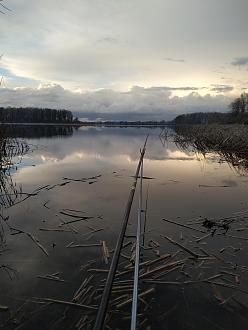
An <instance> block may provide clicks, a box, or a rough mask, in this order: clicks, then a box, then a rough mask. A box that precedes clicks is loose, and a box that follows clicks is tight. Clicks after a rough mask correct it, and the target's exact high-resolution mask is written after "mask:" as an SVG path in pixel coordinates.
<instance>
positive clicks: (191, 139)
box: [174, 124, 248, 170]
mask: <svg viewBox="0 0 248 330" xmlns="http://www.w3.org/2000/svg"><path fill="white" fill-rule="evenodd" d="M175 132H176V135H175V136H174V141H175V142H176V144H177V146H178V147H180V148H182V149H184V150H187V149H188V150H189V149H191V150H192V149H193V150H195V151H197V152H200V153H202V154H203V155H206V154H207V153H212V152H215V153H218V154H219V155H220V156H221V158H222V159H223V160H225V161H227V162H228V163H229V164H231V165H232V166H233V167H234V168H236V169H239V170H247V169H248V144H247V138H248V127H247V125H237V124H236V125H218V124H213V125H185V126H183V125H181V126H175Z"/></svg>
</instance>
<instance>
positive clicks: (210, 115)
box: [173, 112, 231, 125]
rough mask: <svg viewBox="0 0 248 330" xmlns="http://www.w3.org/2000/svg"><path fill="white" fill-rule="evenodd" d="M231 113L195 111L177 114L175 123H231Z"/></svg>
mask: <svg viewBox="0 0 248 330" xmlns="http://www.w3.org/2000/svg"><path fill="white" fill-rule="evenodd" d="M230 117H231V116H230V114H229V113H221V112H195V113H188V114H184V115H179V116H177V117H176V118H175V119H174V120H173V123H174V124H176V125H201V124H213V123H225V124H226V123H229V122H230Z"/></svg>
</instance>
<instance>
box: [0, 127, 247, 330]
mask: <svg viewBox="0 0 248 330" xmlns="http://www.w3.org/2000/svg"><path fill="white" fill-rule="evenodd" d="M7 134H8V136H9V137H10V138H11V139H10V142H9V144H10V145H11V143H12V144H13V143H16V142H12V140H13V141H26V143H27V144H28V145H29V150H22V152H19V153H16V154H15V153H13V154H10V155H9V159H8V161H9V162H11V164H9V165H8V166H9V168H8V170H4V168H3V169H2V179H1V182H2V183H1V184H2V185H3V183H4V185H5V188H4V189H3V188H1V189H2V192H1V196H2V207H1V214H2V219H1V226H2V227H0V230H1V232H2V233H1V240H0V242H1V245H0V283H1V285H0V324H2V327H3V328H4V329H92V328H93V325H94V318H95V315H96V311H95V310H94V309H92V310H90V311H88V310H87V309H85V308H83V307H82V308H80V306H76V305H75V306H69V305H66V304H65V303H61V301H63V302H70V301H73V302H75V304H76V303H77V304H82V305H83V304H86V305H88V306H93V307H95V308H96V307H97V306H98V304H99V303H100V297H101V292H102V288H103V284H104V279H105V278H106V275H107V272H106V270H107V269H108V268H109V263H108V264H106V258H105V260H104V258H103V257H102V246H101V244H102V243H101V241H105V242H106V245H107V247H108V249H109V252H110V257H111V255H112V250H113V249H114V247H115V244H116V241H117V237H118V233H119V230H120V227H121V222H122V218H123V214H124V211H125V207H126V203H127V199H128V195H129V191H130V187H131V186H132V184H133V180H134V178H133V175H134V174H135V171H136V167H137V164H138V161H139V157H140V149H141V148H142V146H143V144H144V141H145V138H146V136H147V134H149V138H148V142H147V148H146V154H145V159H144V176H145V179H144V180H143V190H144V194H143V195H144V200H143V209H144V211H145V209H146V212H143V213H142V214H143V219H142V221H143V222H144V218H145V213H146V228H145V234H144V235H143V236H142V245H143V247H144V248H143V249H142V261H147V262H148V265H147V266H144V268H142V270H141V277H142V278H143V280H144V281H142V283H141V284H140V290H141V293H142V292H143V293H144V296H143V298H142V296H141V298H140V299H139V304H138V317H139V322H140V326H139V328H140V329H147V330H148V329H172V330H177V329H199V328H201V329H206V330H210V329H211V330H212V329H239V330H240V329H247V321H248V309H247V308H248V307H247V306H248V305H247V303H248V299H247V294H248V281H247V272H248V260H247V247H248V245H247V242H248V235H247V231H248V225H247V215H248V200H247V187H248V177H247V172H246V169H240V168H239V169H237V168H235V167H233V166H232V165H231V164H230V163H229V162H228V161H227V159H223V157H222V156H221V155H218V154H217V153H207V154H204V155H203V154H201V153H199V152H196V151H195V150H194V148H191V147H188V148H186V149H185V148H183V147H181V146H180V145H178V144H176V143H175V142H174V138H173V136H174V134H175V133H173V130H172V129H166V130H165V131H163V130H162V129H161V128H142V127H131V128H128V127H126V128H120V127H119V128H118V127H113V128H110V127H108V128H104V127H101V128H97V127H83V128H77V129H75V128H71V127H56V128H55V127H52V126H51V127H44V126H34V127H25V126H20V127H17V128H11V129H9V130H8V133H7ZM16 139H17V140H16ZM20 143H21V142H20ZM137 205H138V195H137V194H136V195H135V199H134V203H133V207H132V211H131V216H130V220H129V224H128V228H127V232H126V238H125V242H124V243H125V244H126V247H124V249H123V251H122V255H121V258H120V262H119V263H120V265H119V269H118V271H119V273H121V272H123V270H129V272H127V274H124V275H118V276H117V283H119V286H118V287H117V288H115V289H114V291H115V292H113V294H112V296H111V302H110V307H109V312H110V313H109V317H108V320H107V326H106V329H129V327H130V313H131V305H130V303H128V302H127V303H125V304H123V306H122V303H123V302H125V301H127V300H128V299H129V297H130V294H131V292H132V290H131V289H130V285H131V282H130V280H131V279H132V276H133V273H132V263H131V264H130V260H129V259H130V258H131V255H132V250H133V248H134V245H133V242H134V241H135V237H134V235H135V231H136V219H137ZM163 219H166V220H169V221H170V222H168V221H165V220H163ZM206 220H208V221H206ZM143 222H142V229H143ZM181 225H184V226H185V227H183V226H181ZM192 228H193V229H192ZM166 237H168V238H170V239H172V241H170V240H168V239H167V238H166ZM80 245H81V246H80ZM188 250H189V251H188ZM194 254H196V257H194ZM109 259H110V258H109ZM156 259H158V260H157V261H156V262H154V264H153V263H151V264H149V262H150V261H151V260H156ZM107 261H108V262H110V261H109V260H108V258H107ZM156 267H157V268H159V267H160V269H156ZM101 270H103V271H101ZM104 270H105V271H104ZM153 270H155V271H154V272H151V271H153ZM148 272H151V274H146V273H148ZM84 281H85V282H84ZM118 281H119V282H118ZM121 281H124V282H123V283H124V284H125V286H123V288H121V286H122V285H123V283H122V282H121ZM83 282H84V285H83V290H84V291H83V292H80V290H79V291H78V292H77V294H79V296H78V297H77V295H75V292H76V291H77V290H78V288H79V287H80V285H81V284H82V283H83ZM150 289H152V290H150ZM149 290H150V291H149ZM73 297H74V300H72V299H73ZM49 299H51V300H49ZM52 300H58V301H60V302H55V301H52ZM1 306H2V309H1Z"/></svg>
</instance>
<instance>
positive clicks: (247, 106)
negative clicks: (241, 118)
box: [230, 93, 248, 114]
mask: <svg viewBox="0 0 248 330" xmlns="http://www.w3.org/2000/svg"><path fill="white" fill-rule="evenodd" d="M230 107H231V112H232V113H233V114H243V113H248V94H247V93H242V94H241V95H240V97H238V98H236V99H235V100H234V101H233V102H232V103H231V105H230Z"/></svg>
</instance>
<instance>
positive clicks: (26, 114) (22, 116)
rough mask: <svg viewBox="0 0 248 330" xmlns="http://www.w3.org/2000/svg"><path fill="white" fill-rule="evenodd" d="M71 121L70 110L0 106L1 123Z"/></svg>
mask: <svg viewBox="0 0 248 330" xmlns="http://www.w3.org/2000/svg"><path fill="white" fill-rule="evenodd" d="M72 121H73V115H72V112H71V111H68V110H55V109H47V108H45V109H41V108H22V107H20V108H14V107H8V108H3V107H0V122H1V123H72Z"/></svg>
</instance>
